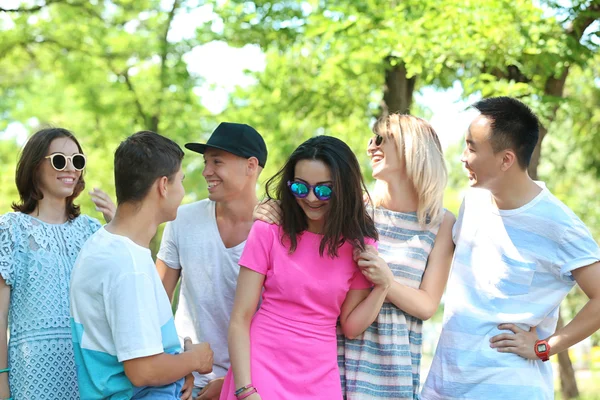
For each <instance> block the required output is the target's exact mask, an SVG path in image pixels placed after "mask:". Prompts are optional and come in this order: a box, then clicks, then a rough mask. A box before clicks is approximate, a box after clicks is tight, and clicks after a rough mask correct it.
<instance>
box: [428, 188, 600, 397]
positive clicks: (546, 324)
mask: <svg viewBox="0 0 600 400" xmlns="http://www.w3.org/2000/svg"><path fill="white" fill-rule="evenodd" d="M538 184H539V185H540V186H541V187H542V191H541V192H540V193H539V194H538V195H537V196H536V197H535V198H534V199H533V200H532V201H530V202H529V203H528V204H526V205H524V206H523V207H520V208H518V209H515V210H498V208H497V207H495V206H494V205H493V203H492V196H491V193H490V192H489V191H487V190H483V189H471V190H470V191H469V192H468V193H467V195H466V196H465V199H464V201H463V204H462V207H461V210H460V213H459V216H458V219H457V221H456V224H455V225H454V230H453V238H454V243H455V244H456V250H455V253H454V261H453V263H452V273H451V275H450V279H449V281H448V286H447V290H446V294H445V297H444V298H445V305H444V322H443V326H442V333H441V336H440V340H439V344H438V347H437V350H436V352H435V356H434V359H433V362H432V366H431V369H430V371H429V375H428V376H427V380H426V382H425V386H424V388H423V391H422V393H421V398H422V399H424V400H442V399H444V400H449V399H472V400H481V399H486V400H494V399H498V400H506V399H513V398H519V399H530V400H549V399H553V398H554V384H553V379H552V367H551V365H550V362H542V361H540V360H526V359H524V358H522V357H520V356H518V355H516V354H512V353H500V352H498V351H497V349H492V348H490V338H491V337H493V336H496V335H498V334H500V333H510V331H500V330H498V325H499V324H501V323H513V324H516V325H517V326H519V327H520V328H521V329H526V330H529V329H530V328H531V327H537V332H538V336H539V337H540V338H542V339H543V338H547V337H548V336H550V335H551V334H553V333H554V332H555V330H556V323H557V320H558V309H559V305H560V303H561V301H562V300H563V299H564V297H565V296H566V295H567V293H568V292H569V290H571V288H572V287H573V286H574V285H575V282H574V279H573V276H572V274H571V272H572V271H573V270H575V269H577V268H580V267H584V266H587V265H590V264H593V263H595V262H597V261H599V260H600V250H599V248H598V244H597V243H596V242H595V241H594V239H593V238H592V236H591V234H590V232H589V231H588V229H587V228H586V227H585V225H584V224H583V222H581V220H580V219H579V218H578V217H577V216H576V215H575V214H574V213H573V212H572V211H571V210H570V209H569V208H568V207H567V206H565V205H564V204H563V203H562V202H560V200H558V199H557V198H556V197H555V196H554V195H552V193H550V192H549V191H548V189H546V188H545V186H544V185H543V183H541V182H538Z"/></svg>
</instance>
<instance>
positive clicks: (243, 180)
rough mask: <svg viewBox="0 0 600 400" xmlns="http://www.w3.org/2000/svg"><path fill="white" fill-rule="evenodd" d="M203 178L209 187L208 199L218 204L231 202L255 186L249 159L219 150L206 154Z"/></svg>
mask: <svg viewBox="0 0 600 400" xmlns="http://www.w3.org/2000/svg"><path fill="white" fill-rule="evenodd" d="M202 176H204V178H205V179H206V183H207V185H208V198H209V199H211V200H213V201H217V202H219V201H227V200H231V199H232V198H235V197H237V196H239V195H240V193H242V192H243V191H244V190H245V189H246V188H247V187H248V185H253V182H252V177H251V176H250V175H249V174H248V159H246V158H243V157H239V156H236V155H235V154H231V153H229V152H227V151H223V150H218V149H212V148H208V149H206V151H205V152H204V170H203V171H202Z"/></svg>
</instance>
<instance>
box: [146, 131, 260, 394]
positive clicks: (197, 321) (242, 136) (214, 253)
mask: <svg viewBox="0 0 600 400" xmlns="http://www.w3.org/2000/svg"><path fill="white" fill-rule="evenodd" d="M186 147H187V148H188V149H190V150H192V151H195V152H198V153H201V154H203V155H204V163H205V166H204V171H203V173H202V175H203V176H204V178H205V179H206V182H207V184H208V193H209V195H208V199H204V200H201V201H198V202H195V203H191V204H186V205H184V206H181V207H180V208H179V211H178V214H177V219H175V221H173V222H169V223H168V224H167V226H166V227H165V230H164V233H163V238H162V242H161V246H160V251H159V253H158V256H157V260H156V267H157V270H158V273H159V275H160V276H161V279H162V281H163V284H164V287H165V289H166V291H167V294H168V295H169V298H170V299H172V297H173V291H174V290H175V286H176V285H177V281H178V280H179V279H180V277H181V292H180V297H179V305H178V308H177V312H176V314H175V326H176V327H177V332H178V333H179V337H180V339H181V338H183V337H185V336H189V337H191V338H192V340H193V341H198V342H205V341H206V342H209V343H210V345H211V348H212V349H213V350H214V365H213V370H212V372H211V373H210V374H205V375H200V374H197V373H196V374H194V376H195V389H194V395H198V399H200V400H212V399H218V398H219V394H220V392H221V387H222V385H223V378H224V376H225V374H226V373H227V370H228V368H229V366H230V364H229V352H228V349H227V329H228V326H229V317H230V314H231V309H232V307H233V298H234V295H235V287H236V283H237V277H238V273H239V265H238V261H239V259H240V256H241V254H242V250H243V248H244V245H245V243H246V238H247V237H248V233H249V232H250V228H251V227H252V212H253V210H254V207H255V206H256V204H257V203H258V200H257V197H256V183H257V180H258V176H259V174H260V172H261V171H262V169H263V167H264V166H265V163H266V162H267V147H266V145H265V142H264V140H263V138H262V136H261V135H260V134H259V133H258V132H257V131H256V130H255V129H254V128H252V127H250V126H248V125H245V124H237V123H229V122H223V123H221V124H220V125H219V126H218V127H217V129H216V130H215V131H214V132H213V133H212V135H211V136H210V138H209V139H208V142H207V143H206V144H199V143H188V144H186Z"/></svg>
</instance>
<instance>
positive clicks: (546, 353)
mask: <svg viewBox="0 0 600 400" xmlns="http://www.w3.org/2000/svg"><path fill="white" fill-rule="evenodd" d="M533 350H534V351H535V355H536V356H538V357H539V358H540V360H542V361H548V360H549V359H550V345H549V344H548V342H547V341H546V340H538V341H537V342H535V345H534V347H533Z"/></svg>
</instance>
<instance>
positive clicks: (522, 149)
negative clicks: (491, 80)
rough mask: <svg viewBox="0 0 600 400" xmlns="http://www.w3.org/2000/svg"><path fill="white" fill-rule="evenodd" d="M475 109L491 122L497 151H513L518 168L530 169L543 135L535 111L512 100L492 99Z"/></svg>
mask: <svg viewBox="0 0 600 400" xmlns="http://www.w3.org/2000/svg"><path fill="white" fill-rule="evenodd" d="M472 107H473V108H475V109H477V110H478V111H479V112H480V113H481V115H483V116H485V117H487V118H488V119H489V120H490V121H491V124H492V125H491V126H492V137H491V142H492V149H493V150H494V152H495V153H497V152H499V151H502V150H506V149H508V148H510V149H513V150H514V151H515V153H516V155H517V161H518V162H519V166H520V167H521V168H522V169H527V167H528V166H529V163H530V161H531V155H532V154H533V150H534V149H535V146H536V145H537V142H538V137H539V135H540V128H539V125H540V122H539V120H538V118H537V116H536V115H535V114H534V113H533V111H531V109H530V108H529V107H527V106H526V105H525V104H524V103H522V102H521V101H519V100H517V99H515V98H512V97H491V98H488V99H483V100H480V101H478V102H477V103H475V104H473V105H472Z"/></svg>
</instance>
